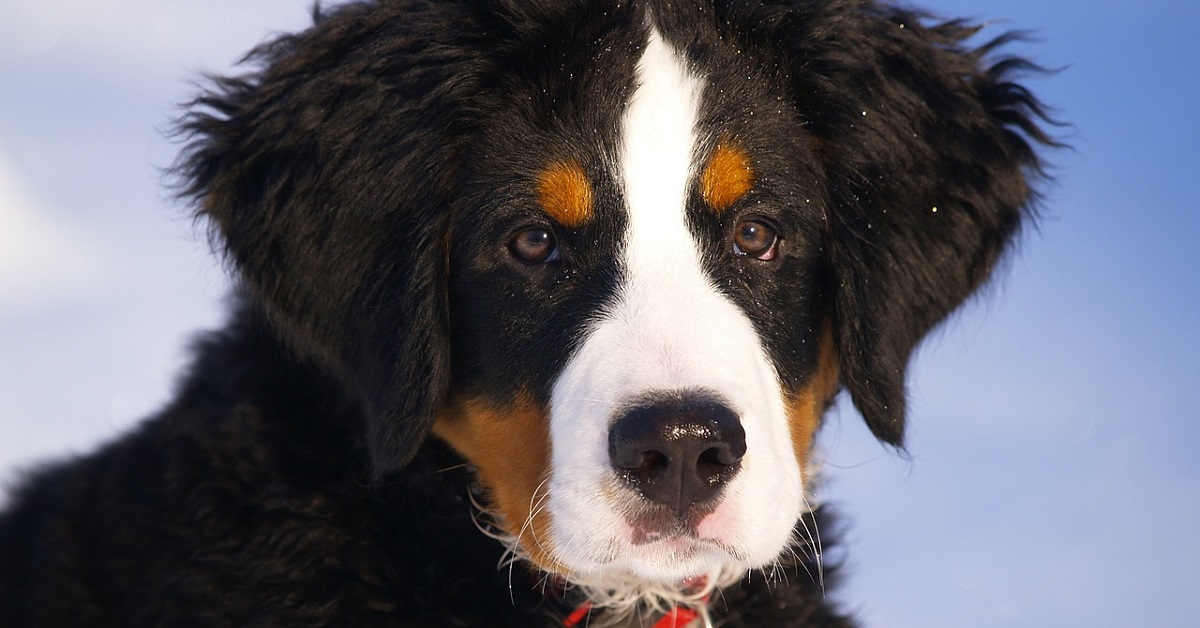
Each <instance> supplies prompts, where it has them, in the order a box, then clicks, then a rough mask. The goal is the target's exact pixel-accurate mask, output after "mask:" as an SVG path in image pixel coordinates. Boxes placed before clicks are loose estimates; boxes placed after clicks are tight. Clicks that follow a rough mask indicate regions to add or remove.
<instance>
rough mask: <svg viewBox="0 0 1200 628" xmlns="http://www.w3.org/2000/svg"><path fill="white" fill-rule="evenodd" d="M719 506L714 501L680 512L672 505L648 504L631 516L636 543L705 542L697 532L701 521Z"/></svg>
mask: <svg viewBox="0 0 1200 628" xmlns="http://www.w3.org/2000/svg"><path fill="white" fill-rule="evenodd" d="M715 508H716V504H714V503H705V504H695V505H692V506H691V507H689V508H688V509H687V510H686V511H685V512H684V513H682V514H677V513H675V512H674V511H673V510H671V509H669V508H663V507H647V508H645V509H643V510H641V511H640V512H638V513H636V514H634V515H632V516H630V517H628V520H629V524H630V527H631V528H632V533H631V534H630V541H631V543H632V544H633V545H635V546H639V545H647V544H650V543H659V542H668V541H670V542H682V541H686V540H689V539H690V540H693V541H701V540H703V539H701V538H700V537H701V535H700V533H699V532H698V531H697V530H698V528H699V527H700V522H701V521H703V520H704V518H705V517H706V516H708V515H709V514H711V513H712V511H713V510H714V509H715Z"/></svg>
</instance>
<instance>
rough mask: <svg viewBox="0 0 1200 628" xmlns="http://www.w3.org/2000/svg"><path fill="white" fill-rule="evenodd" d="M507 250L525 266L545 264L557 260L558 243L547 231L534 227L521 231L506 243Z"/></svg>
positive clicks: (552, 234)
mask: <svg viewBox="0 0 1200 628" xmlns="http://www.w3.org/2000/svg"><path fill="white" fill-rule="evenodd" d="M508 250H509V252H511V253H512V254H513V256H515V257H516V258H517V259H519V260H521V261H522V262H525V263H526V264H545V263H548V262H554V261H557V260H558V242H556V241H555V239H554V233H553V232H551V231H550V230H549V229H542V228H540V227H535V228H532V229H526V230H524V231H521V232H520V233H518V234H517V235H516V236H514V237H513V239H512V241H511V242H509V243H508Z"/></svg>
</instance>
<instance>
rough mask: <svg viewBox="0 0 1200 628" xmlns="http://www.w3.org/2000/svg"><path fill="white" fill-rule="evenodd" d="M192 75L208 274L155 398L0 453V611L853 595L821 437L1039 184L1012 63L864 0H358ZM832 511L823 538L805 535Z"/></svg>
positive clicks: (721, 620) (826, 613)
mask: <svg viewBox="0 0 1200 628" xmlns="http://www.w3.org/2000/svg"><path fill="white" fill-rule="evenodd" d="M314 18H315V19H314V24H313V26H312V27H311V28H309V29H308V30H306V31H303V32H300V33H297V34H291V35H285V36H280V37H278V38H276V39H274V40H273V41H270V42H269V43H267V44H265V45H263V46H261V47H260V48H258V49H256V50H255V51H254V52H253V53H252V54H251V55H250V57H249V58H248V60H247V62H246V63H248V64H250V69H248V70H247V71H246V73H245V74H244V75H240V76H234V77H226V78H212V79H210V83H209V85H208V87H207V88H206V89H205V91H204V92H203V93H202V94H201V95H200V96H198V97H197V98H196V99H195V100H194V102H192V103H190V104H189V105H188V110H187V112H186V113H185V114H184V117H183V119H182V120H181V122H180V127H179V128H180V131H181V133H183V134H184V135H185V136H186V137H187V138H188V139H187V140H185V141H186V148H185V149H184V151H183V156H182V157H181V158H180V161H179V163H178V165H177V167H176V169H175V172H176V173H177V174H178V177H179V193H180V195H181V196H182V197H184V198H186V199H189V200H190V201H191V202H192V203H194V206H195V208H196V215H197V216H198V217H199V219H200V220H202V221H203V222H204V223H206V224H207V225H208V226H209V227H210V228H211V233H212V239H213V242H214V245H215V247H216V248H217V249H218V251H219V253H220V254H221V255H222V256H223V258H224V259H225V260H226V262H227V263H228V265H229V266H230V267H231V269H232V272H233V274H234V275H235V277H236V287H235V289H234V294H233V295H232V297H231V299H230V312H231V313H230V316H229V320H228V323H227V325H226V326H225V327H224V328H223V329H221V330H219V331H216V332H214V333H210V334H208V335H206V336H203V337H202V338H200V339H199V340H198V341H197V343H196V346H195V349H194V355H195V358H194V363H193V364H192V365H191V367H190V369H189V370H188V372H187V373H186V375H185V376H184V377H183V378H182V380H181V383H180V384H179V387H178V390H177V393H176V395H175V397H174V399H173V401H172V402H171V403H170V404H169V405H168V406H167V407H166V408H165V409H163V410H162V411H161V412H159V413H158V414H157V415H156V416H154V417H152V418H150V419H149V420H147V421H146V422H144V423H143V424H141V425H140V426H139V427H137V428H136V429H134V430H133V431H131V432H130V433H128V434H125V435H123V436H122V437H120V438H119V439H117V440H115V441H114V442H112V443H109V444H107V445H105V446H103V447H101V448H100V449H99V450H98V451H97V452H95V453H92V454H90V455H87V456H83V457H80V458H78V459H74V460H70V461H66V462H60V463H57V464H51V465H48V466H45V467H42V468H40V469H38V470H36V471H34V472H32V473H30V474H29V475H28V477H26V478H25V479H24V480H23V481H22V483H21V485H20V486H19V487H18V488H17V489H15V490H14V491H13V494H12V499H11V506H10V507H9V509H8V511H7V512H6V513H5V514H3V515H2V518H0V624H3V625H5V626H58V625H72V626H76V625H79V626H84V625H86V626H95V625H134V626H148V625H218V626H316V625H338V626H438V627H441V626H522V627H526V626H575V625H577V626H660V627H667V626H675V627H677V628H682V627H683V626H714V625H725V626H771V627H780V626H793V627H796V626H805V627H809V626H851V625H854V624H855V621H854V618H853V617H852V615H851V614H850V613H848V612H846V611H845V610H843V609H841V608H839V607H838V605H837V604H835V603H834V602H832V601H831V600H829V599H827V597H826V593H827V590H828V588H829V587H831V586H832V585H833V578H834V575H835V574H834V572H835V571H836V569H834V567H835V566H832V565H825V564H823V563H822V559H821V549H822V539H821V536H820V530H821V529H825V530H829V526H830V523H829V522H828V521H827V520H826V517H828V515H827V514H826V513H825V511H824V510H822V509H820V508H818V507H817V506H816V504H815V503H814V500H813V498H812V496H811V488H812V486H813V484H814V482H815V481H816V473H815V470H814V469H813V465H812V455H811V451H812V447H813V437H814V433H815V432H816V431H817V429H818V427H819V426H820V424H821V420H822V416H823V414H824V413H825V411H826V410H827V408H828V407H829V406H830V404H831V403H833V400H834V398H835V396H837V395H838V394H839V392H840V391H845V392H846V393H847V394H848V398H849V399H850V400H851V401H852V403H853V405H854V407H855V408H856V409H857V410H858V412H859V413H860V414H861V415H862V417H863V419H864V420H865V421H866V423H867V425H868V426H869V428H870V430H871V431H872V432H873V433H874V435H875V436H877V437H878V438H879V439H880V440H881V441H882V442H884V443H886V444H888V445H891V446H894V447H896V448H902V447H903V443H904V428H905V394H906V391H905V386H906V384H905V369H906V365H907V362H908V359H909V356H910V354H911V353H912V351H913V349H914V347H915V346H916V345H917V344H918V343H919V342H920V341H921V339H922V338H923V337H924V336H925V335H926V334H927V333H928V332H929V331H930V330H931V329H933V328H934V327H936V326H937V325H938V324H939V323H940V322H942V321H943V320H944V319H945V318H946V317H947V316H948V315H949V314H950V313H951V312H952V311H954V310H955V309H956V308H957V307H958V306H959V305H960V304H962V303H963V302H964V301H965V300H967V299H968V298H969V297H970V296H971V295H972V294H974V293H975V292H976V291H977V290H978V289H979V288H980V287H981V286H982V285H983V284H984V283H985V282H986V281H987V280H988V278H989V276H990V275H991V274H992V270H993V268H995V267H996V266H997V264H998V262H1000V261H1001V260H1002V259H1003V256H1004V254H1005V252H1006V251H1007V250H1008V249H1009V248H1011V247H1010V245H1011V243H1012V242H1013V241H1014V239H1015V238H1016V236H1017V234H1018V233H1019V231H1020V229H1021V226H1022V225H1023V224H1026V223H1028V222H1030V221H1031V220H1032V219H1033V216H1034V214H1035V208H1036V205H1037V200H1038V188H1039V185H1040V184H1041V183H1042V182H1043V181H1044V179H1045V178H1046V177H1045V174H1044V172H1043V170H1044V168H1043V163H1044V159H1043V157H1041V155H1040V153H1041V152H1042V151H1041V147H1043V146H1046V145H1052V144H1053V143H1054V142H1053V140H1052V138H1051V137H1049V136H1048V134H1047V132H1046V130H1045V129H1046V124H1048V123H1051V122H1052V121H1051V120H1050V119H1049V117H1048V116H1047V114H1046V111H1045V109H1044V107H1043V106H1042V105H1041V103H1040V102H1039V101H1038V100H1037V99H1036V98H1035V97H1034V96H1033V95H1032V94H1031V93H1030V92H1029V91H1028V90H1027V89H1026V88H1024V87H1023V86H1022V85H1021V84H1020V83H1019V82H1018V81H1019V80H1020V77H1021V76H1023V75H1026V74H1028V73H1029V72H1031V71H1037V68H1036V66H1034V65H1033V64H1031V63H1030V62H1028V61H1025V60H1023V59H1021V58H1019V57H1011V56H1000V53H999V52H998V49H999V48H1000V47H1001V46H1003V45H1005V44H1007V43H1009V42H1010V41H1011V40H1012V39H1014V38H1015V36H1013V35H1001V36H1000V37H999V38H997V39H993V40H991V41H990V42H988V43H983V44H981V45H977V46H972V45H970V44H968V42H967V40H968V39H969V38H971V37H972V36H974V35H975V33H976V32H977V30H978V29H977V28H976V27H974V26H972V25H970V24H967V23H964V22H960V21H949V22H937V21H935V20H933V19H932V18H930V17H928V16H925V15H923V14H919V13H915V12H913V11H910V10H906V9H900V8H896V7H892V6H888V5H884V4H879V3H877V2H875V1H873V0H682V1H679V0H676V1H674V2H668V1H667V0H377V1H355V2H350V3H348V4H343V5H341V6H338V7H336V8H333V9H321V8H316V9H314ZM825 542H832V539H829V538H827V539H826V540H825Z"/></svg>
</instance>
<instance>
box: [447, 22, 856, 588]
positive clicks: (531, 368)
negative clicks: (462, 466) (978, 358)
mask: <svg viewBox="0 0 1200 628" xmlns="http://www.w3.org/2000/svg"><path fill="white" fill-rule="evenodd" d="M634 32H635V33H637V34H638V35H639V36H642V33H640V32H638V31H634ZM644 36H645V37H646V39H645V41H644V42H638V43H636V44H635V45H632V46H631V45H629V44H628V43H625V45H624V50H620V51H619V52H614V51H613V47H611V46H610V47H609V49H608V50H609V51H608V54H607V55H605V53H604V51H603V48H601V50H599V51H590V50H580V51H577V52H576V54H579V55H583V56H584V58H586V57H587V56H590V55H591V54H592V53H593V52H596V53H598V54H599V58H596V59H594V60H593V62H592V65H586V64H585V65H582V66H581V69H580V72H581V73H595V74H598V75H600V77H597V78H598V79H599V80H594V81H591V82H592V83H594V85H595V87H594V89H597V90H606V91H605V92H601V93H596V94H589V93H587V92H586V91H584V92H583V93H581V94H580V96H581V97H580V98H579V99H578V102H574V103H569V104H562V105H560V107H561V108H563V109H568V108H575V111H570V112H565V111H564V112H561V113H560V115H561V117H562V118H564V120H563V121H562V122H560V124H561V125H562V126H563V127H565V128H554V127H550V128H545V127H539V125H538V124H537V121H536V120H529V119H527V118H525V117H523V116H521V115H520V114H519V113H518V112H516V111H504V110H501V111H499V112H497V114H496V115H495V120H496V122H495V123H490V122H489V123H488V124H485V125H484V126H485V129H489V130H491V131H490V132H489V131H485V140H484V146H486V148H485V149H484V150H482V151H481V152H483V153H484V155H485V156H484V157H483V158H481V159H480V160H479V162H478V163H477V165H476V166H475V168H474V171H475V172H473V173H472V174H473V176H477V177H479V179H480V180H478V181H470V182H469V185H470V186H471V187H473V188H476V189H478V190H480V194H479V195H478V196H477V197H475V196H470V197H467V199H466V203H468V204H474V203H478V204H479V206H468V207H459V209H458V211H457V213H456V218H457V219H456V220H455V222H454V224H453V225H452V226H451V232H452V234H453V240H454V242H455V247H454V249H453V250H452V251H451V256H450V258H451V267H452V271H451V274H450V285H451V297H450V313H451V317H452V321H453V322H452V326H451V335H452V342H453V346H454V350H453V352H452V353H453V355H454V358H455V360H456V371H455V373H456V377H455V379H454V381H453V382H452V386H451V390H452V393H451V395H452V398H454V401H455V403H452V404H451V406H450V407H449V409H448V410H447V411H446V412H445V413H443V414H442V415H441V417H440V420H439V422H438V423H437V425H436V426H435V433H436V434H438V435H439V436H441V437H442V438H444V439H446V440H447V441H449V442H450V443H451V444H452V445H453V446H454V447H456V448H457V449H459V450H460V451H462V452H463V453H464V454H465V455H466V456H467V457H468V458H469V459H470V460H472V461H474V462H475V464H476V466H477V467H478V469H479V472H480V475H481V477H482V479H483V481H484V483H485V485H487V487H488V488H489V490H490V492H491V495H492V496H493V499H494V504H493V505H494V508H495V509H496V510H497V511H498V514H499V515H500V516H501V518H502V521H503V522H504V523H503V525H504V526H505V527H506V528H507V530H508V532H509V533H510V534H512V535H514V536H515V537H516V538H517V540H518V542H519V543H520V544H521V546H522V548H523V549H524V550H525V551H526V552H528V554H529V555H531V556H532V557H533V558H534V560H535V561H536V562H537V563H538V564H540V565H542V566H543V567H545V568H548V569H555V570H558V571H563V570H565V571H567V572H569V573H572V574H584V575H587V576H595V575H596V574H599V573H604V572H607V571H609V570H618V571H623V572H632V573H634V574H636V575H638V576H641V577H644V578H653V579H661V580H665V581H677V580H682V579H684V578H687V577H690V576H697V575H702V574H709V573H711V572H714V571H719V570H721V569H722V568H729V569H733V568H738V570H739V571H740V570H741V569H745V568H747V567H756V566H762V565H765V564H767V563H769V562H770V561H772V560H774V559H775V558H776V556H778V555H779V553H780V551H781V549H782V548H783V547H785V546H786V545H788V542H789V539H790V537H791V535H792V528H793V526H794V525H795V523H796V521H797V519H798V517H799V516H800V514H801V512H802V511H803V509H804V508H805V500H804V481H803V470H804V466H805V464H806V460H807V456H808V451H809V443H810V439H811V437H812V433H813V430H814V429H815V427H816V425H817V422H818V418H819V415H820V413H821V411H822V410H823V407H824V403H825V402H826V401H827V400H828V399H829V398H830V396H831V395H832V393H833V392H834V381H835V376H834V370H835V365H834V360H833V358H832V347H831V346H830V345H831V342H832V341H831V338H830V335H829V332H828V325H829V320H828V317H829V314H830V309H829V303H828V300H827V298H826V294H825V286H824V282H825V281H826V277H825V275H824V272H823V267H822V260H823V258H824V255H823V241H824V239H825V235H824V228H823V225H824V216H823V214H824V212H825V208H826V198H825V196H824V193H823V192H822V184H821V181H822V174H821V173H820V171H819V168H818V166H817V160H816V157H815V156H814V155H813V153H812V149H811V147H810V146H809V145H808V142H807V140H806V138H805V135H804V134H803V133H789V134H787V135H786V136H784V137H773V136H772V133H773V132H778V131H779V130H781V129H787V130H790V131H792V130H797V129H799V126H800V122H799V119H798V115H797V114H796V112H795V111H794V110H793V109H792V107H790V106H783V105H780V104H779V103H778V102H777V101H776V100H775V99H774V98H772V97H771V96H770V93H769V92H768V91H767V90H766V89H765V88H766V86H767V85H768V84H769V81H768V79H767V77H761V76H749V77H738V79H736V82H735V83H733V86H735V87H736V89H734V90H733V91H735V92H736V95H735V96H733V97H725V98H724V99H722V97H723V95H722V93H721V85H722V81H721V80H720V79H725V81H724V85H725V88H726V89H730V84H729V79H726V77H719V76H717V77H714V73H713V72H712V71H711V70H708V68H706V65H707V66H708V67H713V66H716V67H718V68H720V67H726V66H727V65H728V64H729V63H730V61H731V60H729V59H725V58H719V57H720V56H721V55H728V54H730V51H728V50H726V49H715V50H712V51H711V52H710V54H711V55H714V56H718V58H716V59H707V60H704V61H696V62H691V61H689V60H688V59H687V57H686V56H685V55H684V54H683V53H682V52H681V51H679V50H677V49H676V48H674V47H673V46H672V45H671V44H669V43H668V42H667V41H665V40H664V38H663V36H662V35H661V34H660V33H659V32H658V31H656V30H653V29H649V30H648V32H647V33H646V34H645V35H644ZM750 71H753V69H752V67H751V68H750ZM714 79H717V80H714ZM570 80H571V79H569V78H568V77H567V75H558V76H554V77H552V78H551V79H549V81H547V82H548V83H549V84H548V85H547V84H537V83H536V82H531V84H525V85H520V84H518V83H517V81H514V82H513V83H512V84H510V87H509V91H508V92H507V93H508V94H509V95H510V97H511V98H512V99H513V100H514V101H516V102H518V103H521V102H524V101H526V100H527V99H530V100H534V102H537V101H538V100H541V98H539V95H540V94H541V93H542V90H543V88H545V90H546V91H550V92H555V93H564V92H566V91H568V90H569V89H570V88H571V85H570V83H569V81H570ZM555 82H557V84H555ZM605 93H608V94H613V93H615V94H618V95H620V96H622V97H619V98H615V99H613V98H607V99H606V98H604V97H603V95H604V94H605ZM609 101H615V102H616V103H617V106H616V107H613V105H612V103H611V102H609ZM546 106H547V108H550V107H553V106H554V105H553V104H552V103H546ZM600 107H605V108H609V107H612V109H607V110H603V111H595V110H590V109H596V108H600ZM514 109H515V108H514ZM568 114H569V115H568ZM755 115H757V118H755ZM582 121H595V123H596V124H600V125H604V126H603V127H602V128H599V129H596V128H591V129H589V128H579V123H580V122H582ZM573 123H574V124H573ZM572 126H573V127H574V128H571V127H572ZM589 132H590V137H589ZM522 144H523V145H522ZM492 155H496V156H498V158H496V159H490V158H488V156H492ZM514 157H515V158H514ZM822 348H824V353H823V352H822Z"/></svg>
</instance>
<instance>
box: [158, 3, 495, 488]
mask: <svg viewBox="0 0 1200 628" xmlns="http://www.w3.org/2000/svg"><path fill="white" fill-rule="evenodd" d="M439 6H440V5H439ZM451 13H452V9H447V8H446V7H441V8H436V9H435V8H426V9H425V10H424V12H422V11H421V10H406V11H405V12H404V13H403V14H400V10H399V9H398V8H388V7H366V6H362V5H348V6H347V7H346V8H343V9H340V10H338V11H336V12H335V13H333V14H330V15H316V16H315V17H316V20H315V22H316V23H315V25H314V26H313V27H312V28H311V29H309V30H307V31H305V32H303V33H300V34H297V35H291V36H284V37H281V38H279V39H277V40H275V41H273V42H270V43H268V44H266V45H264V46H262V47H260V48H259V49H257V50H256V51H255V52H254V53H252V54H251V55H250V57H248V60H249V61H251V62H255V63H257V64H259V69H258V70H257V71H256V72H253V73H251V74H249V75H247V76H243V77H239V78H225V79H216V80H215V81H214V87H213V88H211V89H210V90H209V91H207V92H206V93H205V94H203V95H202V96H201V97H200V98H198V99H196V100H195V101H194V102H193V103H191V106H190V111H189V113H188V114H187V116H186V117H185V118H184V120H183V122H182V124H181V127H180V128H181V132H182V133H183V134H186V135H187V136H188V137H189V138H190V139H191V143H190V144H189V146H188V147H187V149H186V150H185V152H184V155H183V157H182V158H181V160H180V162H179V165H178V167H177V171H176V172H177V174H178V175H179V176H180V178H181V180H182V186H181V187H182V188H183V193H184V195H185V196H188V197H190V198H192V199H194V202H196V203H197V205H198V206H199V211H198V213H199V215H200V216H202V217H204V218H206V219H207V220H208V221H209V223H210V226H211V228H212V233H213V236H214V238H213V239H214V242H215V243H216V245H217V247H218V248H220V249H222V250H223V251H224V253H225V256H226V258H227V260H228V261H229V262H230V263H231V265H232V266H233V267H234V268H235V270H236V272H237V275H238V277H239V278H240V281H241V283H242V284H243V285H244V287H245V288H246V291H247V293H249V294H250V295H251V297H252V298H253V299H255V300H256V301H257V302H258V303H259V304H260V305H261V306H262V308H263V309H264V311H265V312H266V313H267V315H268V318H269V319H270V322H271V325H272V328H273V329H274V330H275V331H276V333H277V335H278V336H279V337H280V339H281V340H282V341H283V342H285V343H287V344H289V345H291V346H292V347H293V348H294V349H295V350H297V351H298V352H300V353H302V354H304V355H307V356H311V357H315V358H316V359H317V360H319V361H320V362H321V363H323V364H324V365H325V366H326V368H327V369H328V370H329V371H330V372H331V373H333V374H334V375H335V376H336V377H337V378H338V379H339V380H340V381H341V382H342V384H343V385H344V387H345V388H346V390H347V391H348V392H349V393H350V394H351V395H352V396H354V397H356V398H357V399H359V400H360V401H361V403H362V405H363V407H364V409H365V411H366V414H367V430H368V433H367V434H366V443H367V444H368V445H367V446H368V449H369V453H370V458H371V463H372V466H373V468H374V472H375V475H376V477H380V476H382V475H383V474H385V473H387V472H388V471H390V470H393V469H396V468H399V467H401V466H403V465H404V464H406V463H407V462H408V460H409V459H410V458H411V457H412V455H413V454H414V453H415V451H416V449H417V447H419V445H420V443H421V442H422V441H423V439H424V438H425V434H426V432H427V431H428V429H429V427H430V425H431V424H432V422H433V420H434V418H435V414H436V412H437V410H438V407H439V405H440V404H441V402H442V400H443V397H444V396H445V394H446V389H447V386H448V382H449V376H450V363H449V339H448V333H447V324H448V323H447V319H448V313H447V304H446V272H447V264H448V260H447V255H448V253H447V249H448V242H447V239H448V234H447V225H448V223H449V211H450V210H449V208H450V202H451V196H452V189H453V181H454V179H455V177H456V172H455V164H457V163H458V162H459V158H458V154H459V153H460V152H461V151H462V150H463V146H464V145H465V143H466V142H467V141H468V140H467V137H466V135H467V130H466V129H468V128H470V124H469V121H467V120H466V119H465V114H464V111H465V110H467V109H468V108H469V107H468V106H467V103H468V100H469V97H470V95H471V94H473V93H475V92H476V90H477V88H476V87H475V86H474V85H473V79H472V76H473V74H472V68H474V67H475V65H477V64H475V63H474V59H473V53H472V51H471V50H470V49H469V48H468V47H467V46H464V45H460V44H458V43H457V42H456V41H455V40H454V38H460V39H464V38H465V37H466V36H467V34H468V33H470V32H471V29H470V25H469V24H468V20H466V18H463V17H461V16H459V17H458V18H456V17H455V16H453V15H451ZM456 19H457V22H456V23H454V24H451V21H452V20H456Z"/></svg>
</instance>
